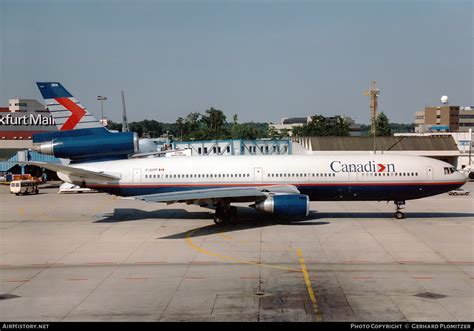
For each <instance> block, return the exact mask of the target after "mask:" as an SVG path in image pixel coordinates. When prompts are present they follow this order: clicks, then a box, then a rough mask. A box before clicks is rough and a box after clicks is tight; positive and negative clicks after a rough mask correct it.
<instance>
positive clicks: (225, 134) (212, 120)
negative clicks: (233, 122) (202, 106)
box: [202, 107, 230, 139]
mask: <svg viewBox="0 0 474 331" xmlns="http://www.w3.org/2000/svg"><path fill="white" fill-rule="evenodd" d="M202 121H203V123H205V126H206V127H205V129H206V132H205V134H204V136H205V139H225V138H229V137H230V133H229V131H228V129H227V127H226V124H227V121H226V116H225V115H224V112H223V111H222V110H219V109H215V108H214V107H211V108H210V109H208V110H206V113H205V114H204V115H203V117H202Z"/></svg>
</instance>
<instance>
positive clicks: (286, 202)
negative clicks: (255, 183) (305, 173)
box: [255, 194, 309, 216]
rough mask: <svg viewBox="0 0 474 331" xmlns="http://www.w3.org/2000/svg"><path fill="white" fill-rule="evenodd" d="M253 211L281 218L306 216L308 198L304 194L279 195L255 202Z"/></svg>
mask: <svg viewBox="0 0 474 331" xmlns="http://www.w3.org/2000/svg"><path fill="white" fill-rule="evenodd" d="M255 209H256V210H259V211H263V212H265V213H270V214H278V215H283V216H308V214H309V197H308V196H307V195H304V194H279V195H274V196H270V197H268V198H267V199H266V200H263V201H260V202H257V203H256V204H255Z"/></svg>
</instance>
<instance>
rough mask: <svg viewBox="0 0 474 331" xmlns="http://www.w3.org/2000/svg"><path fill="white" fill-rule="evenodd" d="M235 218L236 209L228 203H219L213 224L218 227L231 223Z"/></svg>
mask: <svg viewBox="0 0 474 331" xmlns="http://www.w3.org/2000/svg"><path fill="white" fill-rule="evenodd" d="M236 218H237V207H234V206H231V205H230V204H229V203H219V204H218V205H217V207H216V213H215V214H214V223H216V224H218V225H222V224H229V223H232V222H233V221H234V220H235V219H236Z"/></svg>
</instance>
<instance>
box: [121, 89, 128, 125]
mask: <svg viewBox="0 0 474 331" xmlns="http://www.w3.org/2000/svg"><path fill="white" fill-rule="evenodd" d="M128 131H129V128H128V122H127V107H126V106H125V94H124V93H123V91H122V132H128Z"/></svg>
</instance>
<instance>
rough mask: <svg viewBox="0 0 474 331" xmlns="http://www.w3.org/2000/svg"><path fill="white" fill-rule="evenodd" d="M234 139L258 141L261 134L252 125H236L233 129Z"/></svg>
mask: <svg viewBox="0 0 474 331" xmlns="http://www.w3.org/2000/svg"><path fill="white" fill-rule="evenodd" d="M232 138H233V139H257V138H259V132H258V130H257V129H256V128H255V126H253V125H252V124H251V123H243V124H236V125H234V126H233V127H232Z"/></svg>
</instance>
